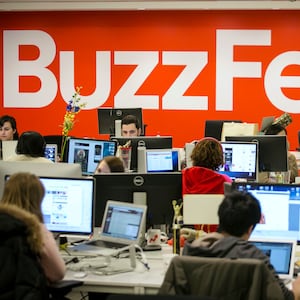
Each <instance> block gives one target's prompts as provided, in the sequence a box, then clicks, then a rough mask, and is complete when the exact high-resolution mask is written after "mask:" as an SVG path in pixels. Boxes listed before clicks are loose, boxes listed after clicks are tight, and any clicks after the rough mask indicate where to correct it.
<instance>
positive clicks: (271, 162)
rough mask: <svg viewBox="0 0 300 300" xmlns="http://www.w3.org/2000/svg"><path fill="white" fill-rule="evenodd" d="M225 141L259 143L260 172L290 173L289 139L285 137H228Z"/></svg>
mask: <svg viewBox="0 0 300 300" xmlns="http://www.w3.org/2000/svg"><path fill="white" fill-rule="evenodd" d="M225 140H226V141H227V142H229V141H244V142H257V143H258V169H259V172H286V171H288V157H287V155H288V154H287V151H288V148H287V139H286V136H283V135H253V136H226V137H225Z"/></svg>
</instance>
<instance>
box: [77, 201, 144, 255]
mask: <svg viewBox="0 0 300 300" xmlns="http://www.w3.org/2000/svg"><path fill="white" fill-rule="evenodd" d="M146 213H147V206H146V205H140V204H134V203H128V202H119V201H112V200H108V201H107V202H106V207H105V212H104V215H103V220H102V225H101V232H100V234H99V235H98V236H96V237H94V239H93V240H91V241H89V242H86V243H83V244H80V245H77V246H75V247H74V248H73V249H72V250H73V251H96V252H97V253H98V254H101V255H111V254H113V253H114V252H116V250H117V249H120V248H123V247H126V246H129V245H131V244H138V245H141V244H142V242H143V241H144V237H145V227H146Z"/></svg>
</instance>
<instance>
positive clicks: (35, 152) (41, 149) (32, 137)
mask: <svg viewBox="0 0 300 300" xmlns="http://www.w3.org/2000/svg"><path fill="white" fill-rule="evenodd" d="M45 147H46V142H45V139H44V137H43V136H42V135H41V134H40V133H38V132H36V131H25V132H23V133H22V134H21V135H20V138H19V140H18V143H17V147H16V155H13V156H11V157H9V158H8V159H7V160H8V161H32V162H45V163H53V162H52V161H51V160H50V159H47V158H45V157H44V155H45Z"/></svg>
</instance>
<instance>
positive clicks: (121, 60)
mask: <svg viewBox="0 0 300 300" xmlns="http://www.w3.org/2000/svg"><path fill="white" fill-rule="evenodd" d="M23 45H24V46H25V45H29V46H33V47H36V48H37V49H38V52H39V56H38V57H37V58H35V59H23V60H22V59H20V53H19V52H20V50H19V49H20V48H21V49H22V46H23ZM236 46H238V47H247V46H250V47H253V46H257V47H261V46H271V30H217V31H216V57H215V59H216V110H226V111H232V110H233V102H234V101H236V99H233V95H234V86H233V81H234V79H236V78H262V80H264V84H265V92H266V95H267V96H268V98H269V100H270V102H271V103H272V104H273V105H274V106H276V107H277V108H278V109H280V110H282V111H287V112H290V113H299V112H300V101H299V100H294V99H290V98H288V97H287V96H286V95H285V94H284V92H283V91H282V88H285V87H286V88H288V87H290V88H300V76H282V75H281V74H282V71H283V70H284V68H286V67H287V66H289V65H300V52H299V51H288V52H284V53H280V54H279V55H278V56H277V57H274V58H273V60H272V61H271V63H270V65H269V66H267V68H266V74H265V78H263V75H262V62H260V61H257V62H253V61H251V62H250V61H235V60H234V51H235V47H236ZM56 51H57V50H56V45H55V41H54V39H53V38H52V37H51V36H50V35H49V34H48V33H46V32H44V31H40V30H4V31H3V87H4V91H3V97H4V98H3V106H4V107H17V108H38V107H44V106H47V105H49V104H50V103H51V102H53V100H54V99H55V97H56V95H57V92H58V83H57V82H59V84H60V91H61V94H62V96H63V98H64V99H65V101H68V100H69V99H70V95H72V93H73V92H74V85H75V83H74V81H75V80H74V78H75V70H76V68H75V65H76V62H75V59H74V51H58V53H59V75H58V76H59V78H58V79H57V78H56V77H55V74H53V72H52V71H51V70H50V69H49V68H48V66H49V65H50V64H51V63H52V62H53V61H54V59H55V58H56V57H55V55H56ZM159 54H160V53H159V51H115V52H110V51H96V66H95V71H94V70H90V72H91V74H95V76H96V80H95V82H96V86H95V89H94V92H93V93H92V94H90V95H82V98H83V99H84V101H85V102H87V107H86V109H93V108H96V107H99V106H101V105H103V104H104V103H105V102H106V101H107V100H108V98H109V97H110V96H112V95H110V93H111V78H112V74H111V72H112V62H111V60H112V59H111V58H112V55H114V64H115V65H124V66H125V65H127V66H128V65H133V66H136V67H135V69H134V71H133V72H132V73H131V74H130V75H129V76H128V78H127V79H126V81H125V82H124V83H123V85H122V86H121V87H120V89H119V91H118V92H117V93H116V94H115V95H114V96H115V98H114V106H115V107H141V108H145V109H159V97H160V96H159V95H138V94H137V91H138V90H139V88H140V87H141V86H142V85H143V83H144V82H145V81H146V80H147V78H148V77H149V75H150V74H151V73H152V72H154V70H155V68H156V67H157V66H158V64H159ZM212 59H214V57H213V55H212ZM161 64H162V66H165V67H167V66H171V65H177V66H178V65H179V66H185V67H184V69H183V71H182V72H181V73H180V74H179V75H178V77H177V78H176V79H175V80H174V82H173V83H172V84H171V85H170V87H169V89H168V90H167V91H166V93H165V95H161V97H162V108H163V109H173V110H179V109H180V110H186V109H191V110H207V109H208V96H207V95H201V96H200V95H195V96H184V93H185V92H186V91H187V90H188V88H189V87H190V86H191V84H192V83H193V81H194V80H195V79H196V77H197V76H198V75H199V74H200V73H201V72H202V70H203V69H204V68H205V66H206V65H207V64H208V53H207V52H206V51H162V62H161ZM22 76H29V77H30V76H31V77H36V78H38V79H39V81H40V83H41V87H40V89H39V90H38V91H35V92H28V91H27V92H22V91H20V86H19V82H20V78H22ZM91 76H93V75H91ZM211 80H214V78H212V79H211ZM262 92H263V91H262ZM210 96H212V95H210Z"/></svg>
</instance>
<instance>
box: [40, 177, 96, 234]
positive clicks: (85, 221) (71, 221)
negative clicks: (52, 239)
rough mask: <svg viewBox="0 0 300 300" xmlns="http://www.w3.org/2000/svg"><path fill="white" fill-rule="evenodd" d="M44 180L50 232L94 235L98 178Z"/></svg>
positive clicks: (46, 211) (46, 214)
mask: <svg viewBox="0 0 300 300" xmlns="http://www.w3.org/2000/svg"><path fill="white" fill-rule="evenodd" d="M40 180H41V182H42V183H43V185H44V187H45V197H44V199H43V201H42V212H43V217H44V223H45V225H46V227H47V229H48V230H50V231H52V232H59V233H65V234H84V235H89V234H91V233H92V232H93V228H94V218H93V211H94V197H95V195H94V188H95V184H94V183H95V180H94V178H92V177H89V178H87V177H86V178H64V177H40Z"/></svg>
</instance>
